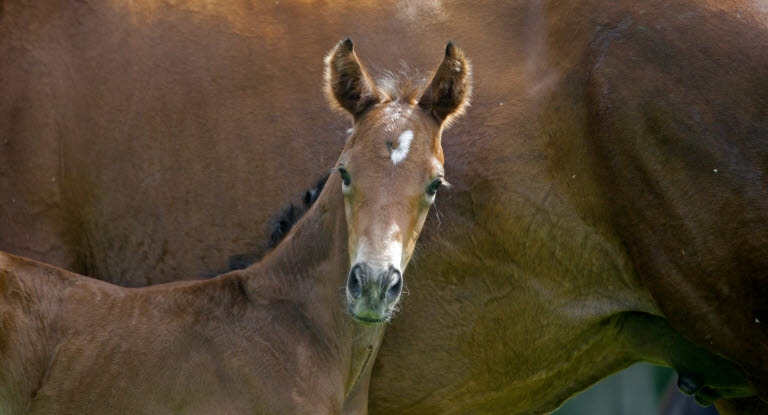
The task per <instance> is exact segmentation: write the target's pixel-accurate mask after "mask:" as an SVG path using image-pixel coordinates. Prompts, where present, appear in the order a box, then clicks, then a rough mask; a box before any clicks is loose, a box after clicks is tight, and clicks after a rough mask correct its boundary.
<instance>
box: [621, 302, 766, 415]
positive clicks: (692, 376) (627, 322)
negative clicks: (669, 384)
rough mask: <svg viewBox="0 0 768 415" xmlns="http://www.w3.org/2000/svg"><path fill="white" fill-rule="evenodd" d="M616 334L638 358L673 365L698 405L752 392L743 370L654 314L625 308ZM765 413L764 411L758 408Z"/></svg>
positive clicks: (743, 395) (686, 389)
mask: <svg viewBox="0 0 768 415" xmlns="http://www.w3.org/2000/svg"><path fill="white" fill-rule="evenodd" d="M620 327H621V329H620V338H622V339H623V340H624V342H625V345H626V347H627V348H629V350H630V351H631V352H633V353H634V354H636V356H637V357H638V358H639V359H640V360H645V361H648V362H650V363H654V364H659V365H663V366H669V367H672V368H674V369H675V370H676V371H677V373H678V375H679V380H678V387H679V388H680V390H681V392H683V393H685V394H688V395H695V396H696V401H697V402H698V403H699V404H700V405H702V406H709V405H712V403H714V401H716V400H718V399H721V398H726V399H731V398H745V397H751V396H754V395H755V392H754V391H753V390H752V387H751V386H750V383H749V380H747V376H746V375H745V374H744V372H743V371H742V370H741V369H740V368H739V367H738V366H737V365H736V364H734V363H733V362H731V361H729V360H726V359H723V358H722V357H720V356H717V355H715V354H714V353H712V352H710V351H708V350H706V349H704V348H702V347H699V346H697V345H695V344H693V343H692V342H690V341H689V340H688V339H686V338H684V337H683V336H682V335H681V334H680V333H678V332H677V331H675V330H674V329H673V328H672V327H671V326H670V325H669V323H668V322H667V321H666V320H665V319H663V318H661V317H658V316H653V315H650V314H647V313H640V312H629V313H625V314H624V315H623V320H622V322H621V326H620ZM762 413H763V414H765V412H762Z"/></svg>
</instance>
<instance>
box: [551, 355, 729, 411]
mask: <svg viewBox="0 0 768 415" xmlns="http://www.w3.org/2000/svg"><path fill="white" fill-rule="evenodd" d="M676 384H677V376H676V374H675V371H674V370H673V369H671V368H668V367H659V366H653V365H650V364H647V363H639V364H636V365H634V366H631V367H629V368H627V369H625V370H623V371H621V372H619V373H616V374H615V375H613V376H611V377H609V378H606V379H603V380H602V381H601V382H599V383H597V384H595V385H594V386H592V387H591V388H589V389H587V390H586V391H584V392H582V393H581V394H579V395H576V396H575V397H573V398H571V399H569V400H568V401H566V402H565V403H564V404H563V406H561V407H560V409H558V410H557V411H555V412H553V414H555V415H713V414H714V415H716V414H717V411H716V410H715V409H714V407H709V408H702V407H700V406H698V405H697V404H696V403H695V402H694V400H693V398H691V397H687V396H684V395H682V394H681V393H680V392H679V391H678V390H677V387H676Z"/></svg>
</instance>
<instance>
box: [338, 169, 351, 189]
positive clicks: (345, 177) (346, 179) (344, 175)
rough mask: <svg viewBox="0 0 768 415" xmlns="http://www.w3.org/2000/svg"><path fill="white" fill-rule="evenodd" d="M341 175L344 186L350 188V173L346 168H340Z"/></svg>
mask: <svg viewBox="0 0 768 415" xmlns="http://www.w3.org/2000/svg"><path fill="white" fill-rule="evenodd" d="M339 174H340V175H341V181H342V182H344V186H349V172H347V169H345V168H344V167H339Z"/></svg>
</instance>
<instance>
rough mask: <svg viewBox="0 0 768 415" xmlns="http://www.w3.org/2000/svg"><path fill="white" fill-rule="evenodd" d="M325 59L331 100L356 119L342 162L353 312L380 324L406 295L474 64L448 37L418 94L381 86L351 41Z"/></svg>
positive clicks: (362, 319)
mask: <svg viewBox="0 0 768 415" xmlns="http://www.w3.org/2000/svg"><path fill="white" fill-rule="evenodd" d="M325 62H326V73H325V74H326V92H327V94H328V97H329V99H330V100H331V102H335V103H336V104H338V106H339V107H341V108H343V109H345V110H347V111H348V112H349V113H350V114H352V116H353V117H354V119H355V124H354V128H353V129H352V134H351V136H350V137H349V140H348V141H347V145H346V147H345V149H344V153H342V155H341V157H340V159H339V165H338V171H339V173H338V174H339V175H340V176H341V181H342V186H341V189H339V191H341V192H342V193H343V194H344V208H345V211H346V217H347V230H348V234H349V240H348V246H349V258H350V271H349V275H348V277H347V286H346V293H347V302H348V310H349V313H350V315H352V317H353V318H354V319H355V320H357V321H358V322H360V323H362V324H368V325H373V324H379V323H382V322H384V321H387V320H388V319H389V318H390V317H391V316H392V312H393V310H394V308H395V306H396V305H397V302H398V300H399V299H400V293H401V292H402V290H403V272H404V271H405V266H406V264H408V260H410V259H411V254H412V253H413V248H414V246H415V244H416V239H417V238H418V236H419V232H421V227H422V225H423V224H424V219H425V218H426V216H427V212H428V211H429V207H430V206H431V205H432V203H433V202H434V200H435V194H436V193H437V190H438V188H439V187H440V185H441V184H443V183H444V182H443V180H444V179H443V174H444V173H443V150H442V147H441V145H440V135H441V132H442V128H443V127H444V125H445V124H446V120H447V119H449V118H450V117H451V116H453V115H456V114H459V113H461V112H462V110H463V108H464V107H465V106H466V104H467V101H468V99H469V94H470V84H469V79H470V67H469V63H468V62H467V61H466V59H465V58H464V54H463V53H462V52H461V51H460V50H459V49H457V48H456V47H454V46H453V44H451V43H449V44H448V46H447V47H446V50H445V58H444V59H443V62H442V63H441V64H440V66H439V67H438V68H437V72H436V73H435V76H434V78H433V79H432V82H431V83H430V84H429V85H427V86H426V87H425V88H424V89H423V91H421V97H420V98H418V99H416V95H413V94H409V93H405V91H400V92H397V91H384V90H379V89H378V88H377V87H376V85H375V84H374V83H373V81H372V80H371V78H370V77H369V76H368V74H367V73H366V72H365V69H364V68H363V66H362V65H361V64H360V61H359V60H358V59H357V55H355V52H354V51H353V48H352V41H351V40H349V39H347V40H345V41H343V42H340V43H339V44H338V45H336V47H335V48H334V49H333V50H331V52H330V53H329V54H328V56H327V58H326V61H325Z"/></svg>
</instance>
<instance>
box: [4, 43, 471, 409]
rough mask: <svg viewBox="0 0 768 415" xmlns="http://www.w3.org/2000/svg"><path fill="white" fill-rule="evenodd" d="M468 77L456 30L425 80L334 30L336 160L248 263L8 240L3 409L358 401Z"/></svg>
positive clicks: (300, 405) (331, 87)
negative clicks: (93, 265) (161, 271)
mask: <svg viewBox="0 0 768 415" xmlns="http://www.w3.org/2000/svg"><path fill="white" fill-rule="evenodd" d="M469 79H470V67H469V64H468V62H467V61H466V60H465V59H464V57H463V54H462V52H461V51H460V50H458V49H457V48H456V47H454V46H453V45H452V44H450V43H449V44H448V46H447V48H446V54H445V58H444V59H443V62H442V63H441V65H440V66H439V68H438V69H437V72H436V74H435V76H434V78H433V79H432V81H431V83H430V84H429V85H427V86H426V87H422V88H421V89H420V90H419V93H420V96H419V95H415V91H416V90H402V89H401V90H385V89H382V88H379V87H377V86H376V85H375V84H374V83H373V82H372V81H371V78H370V77H369V76H368V74H367V73H366V72H365V70H364V68H363V67H362V65H361V64H360V62H359V61H358V59H357V56H356V55H355V53H354V51H353V45H352V42H351V41H350V40H349V39H347V40H345V41H343V42H341V43H339V44H338V45H337V46H336V47H335V48H334V49H333V50H332V51H331V52H330V53H329V55H328V57H327V58H326V89H327V92H328V94H329V97H330V99H331V100H332V101H333V102H335V103H336V104H338V106H339V107H340V108H342V109H344V110H346V111H348V112H349V113H350V114H352V116H353V117H354V127H353V130H352V133H351V135H350V137H349V139H348V141H347V143H346V146H345V148H344V151H343V152H342V154H341V156H340V158H339V163H338V165H337V170H338V174H333V175H332V176H331V178H330V179H329V180H328V183H327V185H326V186H325V189H324V190H323V192H322V193H321V195H320V196H319V198H318V200H317V202H316V203H315V205H314V206H313V207H312V209H311V210H310V211H309V212H308V213H307V215H306V216H305V217H304V218H303V219H302V220H301V221H300V222H299V223H298V224H297V226H296V227H295V228H294V230H293V231H292V232H291V233H290V234H289V235H288V236H287V237H286V239H285V240H284V241H283V242H282V243H281V244H280V245H278V246H277V247H276V248H275V250H274V251H273V252H272V253H271V254H269V255H268V256H267V257H266V258H264V260H262V261H261V262H260V263H257V264H254V265H253V266H251V267H250V268H247V269H245V270H242V271H235V272H232V273H228V274H225V275H222V276H219V277H217V278H214V279H211V280H207V281H196V282H182V283H171V284H165V285H159V286H154V287H147V288H138V289H129V288H121V287H118V286H114V285H110V284H107V283H104V282H101V281H97V280H94V279H90V278H87V277H83V276H80V275H76V274H73V273H70V272H67V271H64V270H61V269H58V268H55V267H52V266H48V265H45V264H41V263H38V262H34V261H31V260H27V259H23V258H19V257H15V256H11V255H7V254H3V253H0V295H2V297H0V413H3V414H22V413H28V414H53V413H56V414H106V413H125V414H168V413H193V414H211V413H217V414H221V413H231V414H241V413H248V414H254V413H257V414H262V413H269V414H272V413H277V414H296V413H340V412H342V410H343V411H345V412H350V413H351V412H364V411H365V407H366V405H367V382H368V376H369V374H370V368H371V363H372V360H373V357H374V356H375V354H376V351H377V350H378V347H379V344H380V340H381V337H382V335H383V327H382V325H381V324H380V323H382V322H385V321H387V320H388V319H389V318H390V317H391V316H392V312H393V309H394V307H395V305H396V304H397V302H398V300H399V297H400V293H401V290H402V287H403V278H402V272H403V271H404V269H405V266H406V264H407V263H408V260H409V259H410V257H411V254H412V252H413V248H414V244H415V242H416V239H417V237H418V234H419V232H420V230H421V228H422V225H423V223H424V219H425V217H426V214H427V212H428V210H429V207H430V205H431V204H432V202H433V200H434V197H435V192H436V191H437V189H438V187H439V186H440V185H441V184H442V183H443V153H442V146H441V143H440V136H441V132H442V128H443V126H444V125H445V124H446V121H447V120H449V119H450V118H451V117H452V116H454V115H456V114H459V113H461V111H462V110H463V108H464V107H465V105H466V103H467V100H468V98H469V93H470V86H469ZM341 287H345V288H344V290H345V294H346V295H345V297H346V304H344V305H342V304H340V301H341V300H342V299H341V297H340V296H339V289H340V288H341ZM355 321H357V322H355Z"/></svg>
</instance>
